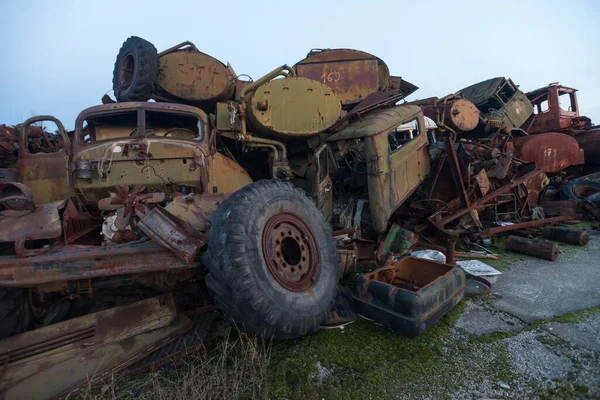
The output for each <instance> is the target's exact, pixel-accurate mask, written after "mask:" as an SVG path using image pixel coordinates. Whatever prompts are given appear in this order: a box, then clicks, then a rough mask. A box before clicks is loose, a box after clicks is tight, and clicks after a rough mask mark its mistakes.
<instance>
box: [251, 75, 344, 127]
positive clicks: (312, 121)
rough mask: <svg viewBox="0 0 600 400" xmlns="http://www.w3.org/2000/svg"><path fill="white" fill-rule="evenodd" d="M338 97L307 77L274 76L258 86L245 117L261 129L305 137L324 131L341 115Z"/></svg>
mask: <svg viewBox="0 0 600 400" xmlns="http://www.w3.org/2000/svg"><path fill="white" fill-rule="evenodd" d="M341 112H342V106H341V101H340V99H339V97H338V96H337V95H336V94H335V93H334V92H333V90H332V89H331V88H329V87H328V86H326V85H324V84H322V83H319V82H317V81H314V80H311V79H307V78H297V77H287V78H281V79H275V80H272V81H270V82H268V83H265V84H263V85H261V86H259V87H258V88H257V89H256V90H255V91H254V93H252V94H251V96H250V99H249V101H248V120H249V122H250V124H251V126H252V127H253V129H254V130H255V131H257V132H260V133H267V134H273V135H283V136H288V137H307V136H313V135H316V134H318V133H320V132H323V131H325V130H326V129H327V128H329V127H331V126H332V125H333V124H334V123H335V122H336V121H337V120H338V119H339V118H340V116H341Z"/></svg>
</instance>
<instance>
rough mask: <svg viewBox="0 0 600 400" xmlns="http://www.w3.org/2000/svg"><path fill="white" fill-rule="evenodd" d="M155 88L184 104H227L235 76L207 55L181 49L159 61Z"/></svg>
mask: <svg viewBox="0 0 600 400" xmlns="http://www.w3.org/2000/svg"><path fill="white" fill-rule="evenodd" d="M159 63H160V73H159V75H158V82H157V83H158V85H159V86H160V87H161V88H162V89H163V90H164V91H165V92H167V93H169V94H170V95H172V96H175V97H178V98H180V99H183V100H185V101H188V102H204V101H224V100H229V99H231V97H232V96H233V93H234V91H235V84H236V76H235V73H234V72H233V69H232V68H231V67H230V66H229V65H225V64H223V63H222V62H221V61H219V60H217V59H216V58H214V57H211V56H209V55H208V54H204V53H201V52H199V51H195V50H190V49H185V50H178V51H174V52H172V53H168V54H166V55H163V56H162V57H160V59H159Z"/></svg>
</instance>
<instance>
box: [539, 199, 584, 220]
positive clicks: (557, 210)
mask: <svg viewBox="0 0 600 400" xmlns="http://www.w3.org/2000/svg"><path fill="white" fill-rule="evenodd" d="M541 206H542V208H543V209H544V214H545V215H547V216H549V217H554V216H561V215H567V216H572V217H575V216H576V215H577V214H578V213H579V202H578V201H577V200H560V201H550V200H544V201H543V202H542V203H541Z"/></svg>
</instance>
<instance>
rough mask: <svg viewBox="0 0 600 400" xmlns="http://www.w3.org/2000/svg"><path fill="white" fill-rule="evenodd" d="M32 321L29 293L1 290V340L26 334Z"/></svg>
mask: <svg viewBox="0 0 600 400" xmlns="http://www.w3.org/2000/svg"><path fill="white" fill-rule="evenodd" d="M31 321H32V318H31V310H30V308H29V302H28V301H27V291H26V290H25V289H19V288H0V339H4V338H7V337H9V336H12V335H16V334H17V333H22V332H25V330H27V329H28V328H29V327H30V325H31Z"/></svg>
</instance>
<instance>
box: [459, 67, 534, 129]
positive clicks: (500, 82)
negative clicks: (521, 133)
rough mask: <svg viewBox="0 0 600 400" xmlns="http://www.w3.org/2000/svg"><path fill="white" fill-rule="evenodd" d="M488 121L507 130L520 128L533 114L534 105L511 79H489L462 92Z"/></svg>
mask: <svg viewBox="0 0 600 400" xmlns="http://www.w3.org/2000/svg"><path fill="white" fill-rule="evenodd" d="M460 93H462V95H463V96H464V98H465V99H467V100H469V101H471V102H473V103H474V104H475V105H476V106H477V108H479V110H480V111H481V113H482V114H483V115H484V116H485V117H486V118H487V119H488V120H494V121H500V122H501V124H502V126H504V127H506V128H509V129H510V128H518V127H520V126H521V125H523V123H524V122H525V121H526V120H527V118H529V116H530V115H531V114H533V105H532V104H531V102H530V101H529V99H528V98H527V96H526V95H525V94H524V93H523V92H522V91H520V90H519V89H518V87H517V85H515V84H514V82H513V81H512V80H511V79H506V78H503V77H499V78H492V79H488V80H486V81H483V82H479V83H476V84H474V85H471V86H468V87H466V88H464V89H462V90H461V91H460Z"/></svg>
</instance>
